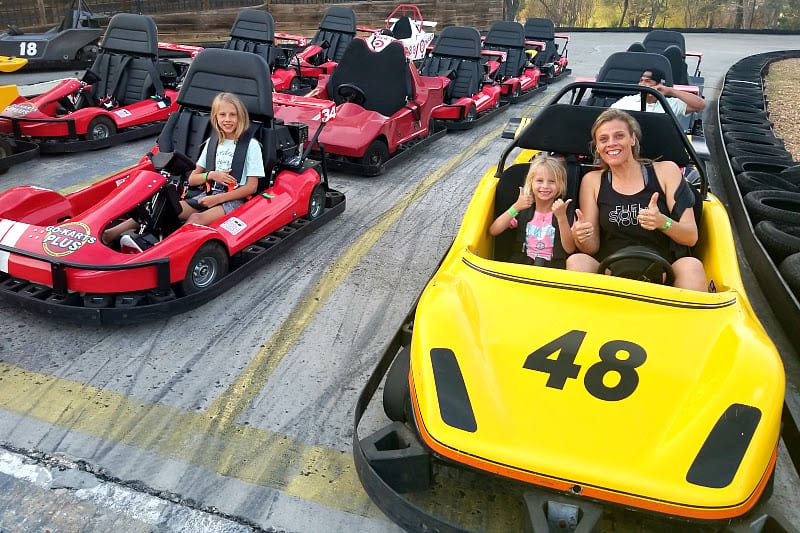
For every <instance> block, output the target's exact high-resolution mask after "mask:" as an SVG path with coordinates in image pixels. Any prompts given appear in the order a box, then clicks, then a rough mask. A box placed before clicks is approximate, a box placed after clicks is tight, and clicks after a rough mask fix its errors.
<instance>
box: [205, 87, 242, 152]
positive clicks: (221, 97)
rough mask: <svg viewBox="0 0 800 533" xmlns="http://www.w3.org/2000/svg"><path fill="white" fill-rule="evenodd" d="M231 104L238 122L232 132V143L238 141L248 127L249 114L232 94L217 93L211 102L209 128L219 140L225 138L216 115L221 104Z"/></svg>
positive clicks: (240, 101)
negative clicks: (212, 129)
mask: <svg viewBox="0 0 800 533" xmlns="http://www.w3.org/2000/svg"><path fill="white" fill-rule="evenodd" d="M223 102H224V103H226V104H231V105H232V106H233V107H235V108H236V114H237V115H239V122H238V123H237V124H236V130H235V131H234V132H233V135H234V142H235V141H238V140H239V137H241V136H242V133H244V132H245V131H246V130H247V128H249V127H250V114H249V113H248V112H247V108H246V107H245V106H244V103H243V102H242V100H241V99H240V98H239V97H238V96H236V95H235V94H233V93H219V94H218V95H217V96H215V97H214V100H213V101H212V102H211V117H212V120H211V127H212V128H214V131H216V132H217V136H218V137H219V140H220V141H222V139H224V138H225V134H224V133H223V132H222V128H221V127H220V125H219V122H218V121H217V113H219V108H220V105H221V104H222V103H223Z"/></svg>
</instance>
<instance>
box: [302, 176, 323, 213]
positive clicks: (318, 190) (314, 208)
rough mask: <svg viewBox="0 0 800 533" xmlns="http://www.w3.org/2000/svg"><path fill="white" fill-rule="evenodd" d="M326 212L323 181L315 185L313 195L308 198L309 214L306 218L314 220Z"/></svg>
mask: <svg viewBox="0 0 800 533" xmlns="http://www.w3.org/2000/svg"><path fill="white" fill-rule="evenodd" d="M324 212H325V187H324V186H323V185H322V184H321V183H317V184H316V185H315V186H314V190H313V191H311V197H310V198H309V199H308V214H307V215H306V219H308V220H314V219H317V218H319V217H321V216H322V213H324Z"/></svg>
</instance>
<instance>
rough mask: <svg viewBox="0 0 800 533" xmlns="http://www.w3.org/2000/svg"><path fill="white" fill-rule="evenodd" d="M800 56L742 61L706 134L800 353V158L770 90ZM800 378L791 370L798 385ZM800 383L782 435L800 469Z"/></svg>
mask: <svg viewBox="0 0 800 533" xmlns="http://www.w3.org/2000/svg"><path fill="white" fill-rule="evenodd" d="M797 57H800V50H791V51H776V52H767V53H763V54H757V55H753V56H750V57H746V58H744V59H742V60H740V61H739V62H738V63H736V64H734V65H733V66H732V67H731V68H730V70H728V73H727V74H726V76H725V80H724V82H723V85H722V89H721V91H720V97H719V99H718V101H717V102H716V105H712V106H710V109H709V111H710V113H711V117H710V119H711V120H710V121H709V122H710V124H708V127H707V128H706V134H707V135H706V139H707V141H708V145H709V149H710V152H711V155H712V158H713V160H714V162H715V163H716V167H717V170H718V172H719V176H720V179H721V181H722V184H723V186H724V188H725V192H726V193H727V197H728V203H729V205H728V209H729V211H730V214H731V219H732V220H733V223H734V226H735V227H736V230H737V235H738V237H739V241H740V243H741V246H742V249H743V251H744V255H745V257H746V258H747V261H748V263H749V264H750V267H751V269H752V271H753V275H754V276H755V278H756V280H757V282H758V284H759V286H760V287H761V290H762V292H763V293H764V297H765V298H766V300H767V302H768V303H769V305H770V307H771V308H772V311H773V313H774V315H775V317H776V318H777V320H778V322H779V323H780V326H781V328H782V329H783V331H784V333H785V335H786V338H787V339H788V340H789V342H790V343H791V344H792V345H793V347H794V348H795V352H798V353H800V302H799V300H800V161H797V160H795V159H794V158H793V157H792V154H790V153H789V152H788V151H787V150H786V149H785V147H784V145H783V141H781V140H780V139H778V138H776V137H775V133H774V131H773V129H772V122H771V121H770V119H769V105H768V104H769V102H767V101H766V97H765V94H764V75H765V74H766V72H767V71H768V70H769V66H770V64H772V63H773V62H775V61H780V60H782V59H788V58H797ZM798 157H800V155H798ZM798 379H800V376H791V377H790V375H789V373H788V372H787V380H788V381H791V382H793V383H794V384H795V386H796V383H797V380H798ZM793 389H794V387H791V386H787V392H786V394H787V398H786V402H785V404H784V415H783V424H784V427H783V434H782V436H783V439H784V442H785V443H786V445H787V448H788V449H789V454H790V456H791V459H792V462H793V463H794V467H795V470H797V471H798V472H800V429H798V423H800V397H799V396H798V394H797V392H796V390H795V392H792V390H793Z"/></svg>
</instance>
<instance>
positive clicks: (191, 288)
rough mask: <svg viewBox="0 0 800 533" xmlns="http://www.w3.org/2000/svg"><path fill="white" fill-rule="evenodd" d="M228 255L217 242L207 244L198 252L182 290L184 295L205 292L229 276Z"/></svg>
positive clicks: (191, 263) (182, 284) (181, 285)
mask: <svg viewBox="0 0 800 533" xmlns="http://www.w3.org/2000/svg"><path fill="white" fill-rule="evenodd" d="M228 264H229V260H228V254H227V253H226V252H225V249H224V248H223V247H222V245H220V244H219V243H217V242H207V243H205V244H204V245H203V246H201V247H200V249H199V250H197V253H195V254H194V257H192V260H191V261H190V262H189V266H188V267H187V269H186V276H185V277H184V278H183V281H181V284H180V288H181V292H182V293H183V294H184V295H189V294H194V293H197V292H200V291H202V290H205V289H207V288H209V287H210V286H212V285H213V284H214V283H216V282H218V281H219V280H221V279H222V278H224V277H225V276H226V275H227V274H228Z"/></svg>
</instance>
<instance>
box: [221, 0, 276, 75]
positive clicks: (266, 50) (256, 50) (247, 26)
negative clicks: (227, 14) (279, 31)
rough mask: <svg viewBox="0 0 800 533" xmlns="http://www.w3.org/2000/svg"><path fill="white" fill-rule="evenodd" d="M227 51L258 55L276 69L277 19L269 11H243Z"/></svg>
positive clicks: (237, 17) (236, 22) (236, 23)
mask: <svg viewBox="0 0 800 533" xmlns="http://www.w3.org/2000/svg"><path fill="white" fill-rule="evenodd" d="M224 48H225V49H226V50H240V51H242V52H250V53H253V54H258V55H260V56H262V57H263V58H264V59H266V60H267V64H268V65H269V67H270V69H272V68H274V67H275V59H276V58H277V50H276V47H275V19H274V18H272V15H271V14H270V13H269V11H263V10H261V9H242V10H240V11H239V13H238V14H237V15H236V20H235V21H234V22H233V26H232V27H231V33H230V36H229V38H228V41H227V42H226V43H225V46H224Z"/></svg>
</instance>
